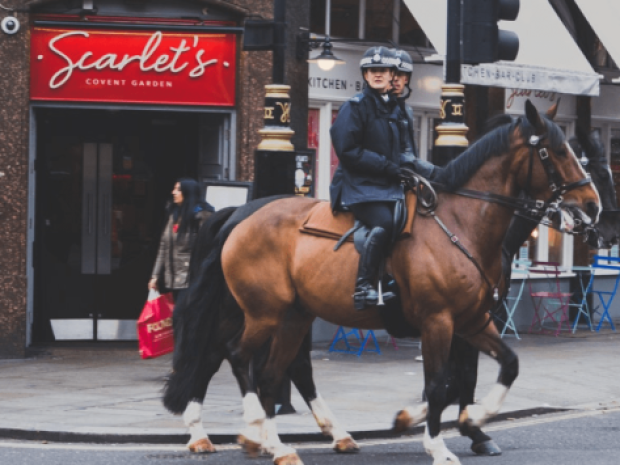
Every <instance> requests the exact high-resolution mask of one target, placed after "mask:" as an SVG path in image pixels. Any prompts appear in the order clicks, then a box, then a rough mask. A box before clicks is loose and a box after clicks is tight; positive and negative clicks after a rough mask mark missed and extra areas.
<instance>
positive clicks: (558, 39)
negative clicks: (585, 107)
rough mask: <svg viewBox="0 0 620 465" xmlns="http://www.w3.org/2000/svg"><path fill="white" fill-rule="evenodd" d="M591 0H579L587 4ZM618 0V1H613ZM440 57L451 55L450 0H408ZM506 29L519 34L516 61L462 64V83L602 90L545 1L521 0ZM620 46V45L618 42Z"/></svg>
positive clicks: (570, 91) (593, 93) (583, 91)
mask: <svg viewBox="0 0 620 465" xmlns="http://www.w3.org/2000/svg"><path fill="white" fill-rule="evenodd" d="M590 1H592V0H579V3H581V2H583V3H588V2H590ZM609 1H610V2H611V1H616V0H609ZM404 2H405V4H406V5H407V7H408V8H409V10H410V11H411V14H412V15H413V17H414V18H415V19H416V20H417V22H418V24H419V25H420V27H421V28H422V29H423V30H424V32H425V33H426V36H427V37H428V38H429V40H430V41H431V43H432V44H433V46H434V47H435V50H437V53H438V54H439V55H442V56H445V55H446V23H447V9H448V6H447V0H433V1H432V2H429V1H428V0H404ZM500 27H501V28H502V29H506V30H511V31H514V32H516V33H517V34H518V36H519V42H520V45H519V54H518V55H517V59H516V60H515V61H513V62H504V61H499V62H497V63H490V64H482V65H477V66H469V65H463V68H462V77H461V82H462V83H463V84H477V85H482V86H495V87H505V88H514V89H529V90H542V91H548V92H559V93H563V94H576V95H590V96H597V95H598V94H599V80H600V78H601V76H600V75H599V74H597V73H595V72H594V70H593V69H592V67H591V66H590V64H589V63H588V61H587V60H586V58H585V57H584V56H583V53H581V50H580V49H579V47H578V46H577V44H576V43H575V41H574V40H573V38H572V37H571V36H570V34H569V33H568V31H567V30H566V27H565V26H564V24H562V22H561V21H560V19H559V18H558V16H557V14H556V13H555V11H553V8H552V7H551V5H550V4H549V3H548V2H547V1H546V0H545V1H541V0H521V8H520V11H519V16H518V18H517V20H516V21H502V22H501V23H500ZM616 45H618V46H619V47H620V44H616Z"/></svg>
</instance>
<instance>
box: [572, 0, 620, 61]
mask: <svg viewBox="0 0 620 465" xmlns="http://www.w3.org/2000/svg"><path fill="white" fill-rule="evenodd" d="M575 2H576V3H577V6H578V7H579V9H580V10H581V12H582V13H583V15H584V16H585V17H586V19H587V20H588V22H589V23H590V26H592V29H594V32H596V35H597V36H598V38H599V39H601V42H603V45H604V46H605V48H606V49H607V52H609V54H610V55H611V58H612V59H613V60H614V61H615V62H616V64H617V65H618V66H620V4H619V3H618V0H575Z"/></svg>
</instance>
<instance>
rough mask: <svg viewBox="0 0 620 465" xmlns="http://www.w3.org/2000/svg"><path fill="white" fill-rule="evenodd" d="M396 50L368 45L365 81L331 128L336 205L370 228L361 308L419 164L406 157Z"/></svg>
mask: <svg viewBox="0 0 620 465" xmlns="http://www.w3.org/2000/svg"><path fill="white" fill-rule="evenodd" d="M397 62H398V59H397V58H396V56H395V54H394V53H393V52H391V51H390V50H388V49H387V48H386V47H372V48H370V49H368V50H367V51H366V52H365V53H364V55H363V57H362V60H361V61H360V69H361V72H362V76H363V78H364V81H366V87H365V89H364V90H363V92H362V93H361V94H358V95H356V96H355V97H353V98H352V99H350V100H349V101H348V102H346V103H345V104H344V105H343V106H342V107H341V108H340V111H339V112H338V117H337V118H336V121H335V122H334V124H333V126H332V128H331V131H330V134H331V138H332V143H333V146H334V149H335V151H336V155H337V156H338V159H339V160H340V164H339V166H338V168H337V169H336V172H335V173H334V177H333V179H332V183H331V186H330V196H331V202H332V209H333V210H335V211H338V210H346V209H348V210H350V211H351V212H352V213H353V215H354V217H355V218H356V219H357V220H360V221H361V222H362V223H364V224H365V225H366V226H367V227H368V228H369V229H370V233H369V235H368V237H367V239H366V241H365V243H364V246H363V250H362V252H361V256H360V262H359V267H358V273H357V279H356V282H355V292H354V294H353V299H354V305H355V309H356V310H362V309H363V308H365V307H369V306H373V305H376V304H377V302H378V300H379V294H378V292H377V290H376V289H375V288H374V285H373V282H374V278H375V275H376V273H377V269H378V267H379V264H380V263H381V260H382V258H383V257H384V256H385V254H386V253H387V250H388V247H389V245H390V241H391V237H392V234H393V231H392V229H393V213H394V205H395V203H396V202H397V201H398V200H401V199H404V195H405V194H404V190H403V187H402V185H401V181H402V180H404V179H408V178H409V177H410V176H411V174H412V173H411V171H410V170H411V169H413V168H414V165H413V163H412V161H411V160H407V159H403V158H402V157H401V138H400V131H399V129H398V120H399V113H400V110H399V106H398V104H397V101H396V98H395V97H394V95H393V94H392V93H390V92H388V91H389V90H390V89H391V86H392V79H393V77H394V70H395V66H396V64H397Z"/></svg>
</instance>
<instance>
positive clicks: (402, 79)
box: [392, 50, 440, 180]
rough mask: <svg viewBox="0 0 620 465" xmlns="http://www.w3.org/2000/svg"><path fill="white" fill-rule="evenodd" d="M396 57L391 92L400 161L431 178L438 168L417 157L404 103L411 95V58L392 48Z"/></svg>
mask: <svg viewBox="0 0 620 465" xmlns="http://www.w3.org/2000/svg"><path fill="white" fill-rule="evenodd" d="M393 52H394V56H395V57H396V69H395V71H394V79H393V80H392V87H393V89H392V92H393V93H394V95H395V96H396V101H397V102H398V108H399V116H398V128H399V132H400V151H401V163H403V164H405V165H407V166H409V167H411V169H412V170H413V171H415V172H416V173H417V174H419V175H420V176H423V177H425V178H426V179H429V180H433V179H434V178H435V176H436V175H437V174H438V172H439V171H440V168H439V167H437V166H435V165H433V164H432V163H429V162H427V161H425V160H420V159H419V158H418V150H417V148H416V144H415V137H414V133H413V110H412V109H411V107H410V106H409V105H407V104H406V102H405V101H406V100H407V99H408V98H409V96H410V95H411V87H410V85H409V84H410V81H411V73H412V72H413V60H412V59H411V56H410V55H409V54H408V53H407V52H406V51H404V50H394V51H393Z"/></svg>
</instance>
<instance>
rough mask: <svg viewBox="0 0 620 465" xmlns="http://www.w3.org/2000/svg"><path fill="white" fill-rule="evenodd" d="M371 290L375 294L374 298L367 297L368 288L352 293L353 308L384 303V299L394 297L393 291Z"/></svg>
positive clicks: (359, 308)
mask: <svg viewBox="0 0 620 465" xmlns="http://www.w3.org/2000/svg"><path fill="white" fill-rule="evenodd" d="M372 291H373V292H374V293H376V294H377V297H376V298H372V299H369V298H368V297H367V293H368V289H364V290H361V291H357V292H354V293H353V306H354V307H355V310H364V309H365V308H367V307H374V306H381V305H385V304H384V301H386V300H390V299H393V298H394V297H396V294H394V293H393V292H384V293H379V292H377V291H375V290H374V289H372Z"/></svg>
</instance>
